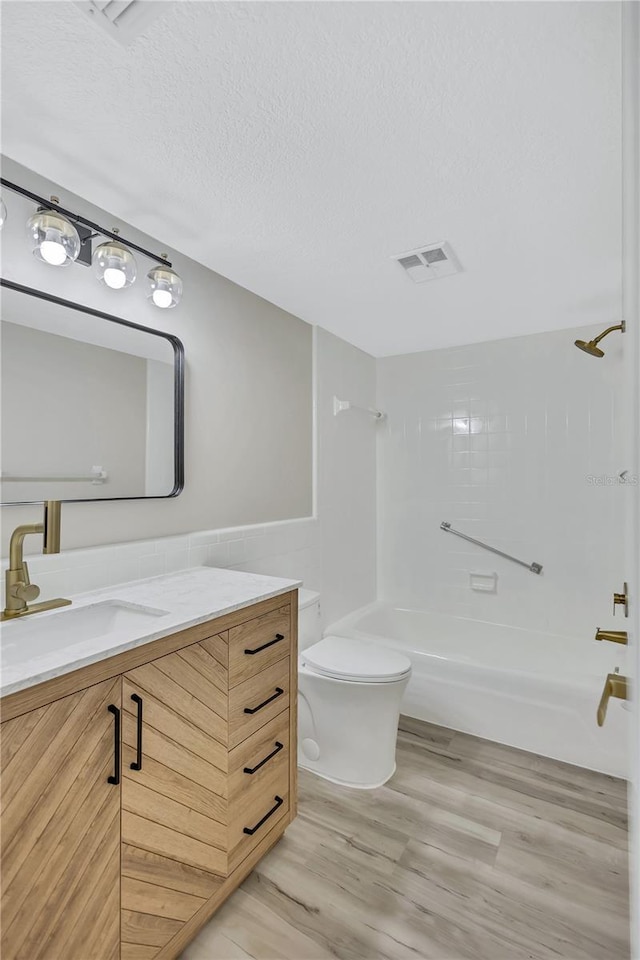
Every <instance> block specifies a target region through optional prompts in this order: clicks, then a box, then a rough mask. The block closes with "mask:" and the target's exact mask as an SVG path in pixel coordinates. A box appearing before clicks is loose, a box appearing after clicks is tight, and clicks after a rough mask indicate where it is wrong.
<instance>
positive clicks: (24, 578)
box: [0, 500, 71, 620]
mask: <svg viewBox="0 0 640 960" xmlns="http://www.w3.org/2000/svg"><path fill="white" fill-rule="evenodd" d="M60 508H61V503H60V501H59V500H45V504H44V520H43V522H42V523H23V524H22V525H21V526H19V527H16V529H15V530H14V531H13V533H12V534H11V541H10V544H9V567H8V569H7V572H6V574H5V581H6V595H5V608H4V610H3V611H2V613H1V614H0V620H13V619H15V618H16V617H24V616H26V615H27V614H29V613H39V612H41V611H42V610H53V609H54V608H55V607H66V606H67V605H68V604H70V603H71V600H63V599H62V598H61V597H60V598H58V599H57V600H44V601H43V602H42V603H34V604H31V605H29V604H30V602H31V601H32V600H35V599H36V598H37V597H38V596H39V595H40V587H38V586H36V584H35V583H31V580H30V578H29V567H28V566H27V563H26V561H25V559H24V557H23V546H24V538H25V537H26V536H28V535H29V534H32V533H41V534H42V535H43V540H42V552H43V553H60Z"/></svg>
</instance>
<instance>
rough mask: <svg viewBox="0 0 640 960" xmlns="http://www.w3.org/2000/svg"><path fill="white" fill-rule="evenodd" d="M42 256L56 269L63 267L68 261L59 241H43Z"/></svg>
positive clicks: (41, 246) (41, 245)
mask: <svg viewBox="0 0 640 960" xmlns="http://www.w3.org/2000/svg"><path fill="white" fill-rule="evenodd" d="M40 255H41V256H42V259H43V260H46V262H47V263H50V264H51V265H52V266H54V267H61V266H62V264H63V263H64V262H65V260H66V259H67V254H66V251H65V249H64V247H63V246H62V244H61V243H58V241H57V240H43V241H42V243H41V244H40Z"/></svg>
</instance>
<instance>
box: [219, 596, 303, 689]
mask: <svg viewBox="0 0 640 960" xmlns="http://www.w3.org/2000/svg"><path fill="white" fill-rule="evenodd" d="M290 647H291V622H290V609H289V607H288V606H286V607H280V608H279V609H278V610H271V611H270V612H269V613H265V614H264V615H263V616H261V617H256V619H255V620H249V621H248V622H247V623H241V624H240V626H238V627H232V629H231V630H230V631H229V686H230V687H234V686H235V685H236V684H238V683H242V682H243V681H244V680H248V678H249V677H253V676H255V675H256V674H257V673H260V672H261V671H262V670H264V669H265V667H270V666H271V665H272V664H273V663H277V662H278V660H282V659H283V657H288V656H289V650H290Z"/></svg>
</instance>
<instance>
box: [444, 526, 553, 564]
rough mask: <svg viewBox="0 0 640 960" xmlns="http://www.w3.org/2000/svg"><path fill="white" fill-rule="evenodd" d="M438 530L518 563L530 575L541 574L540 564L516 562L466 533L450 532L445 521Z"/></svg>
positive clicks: (514, 559)
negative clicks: (528, 571) (529, 572)
mask: <svg viewBox="0 0 640 960" xmlns="http://www.w3.org/2000/svg"><path fill="white" fill-rule="evenodd" d="M440 529H441V530H444V531H445V532H446V533H453V534H455V535H456V537H462V539H463V540H468V541H469V543H475V544H476V546H478V547H482V548H483V550H489V551H490V552H491V553H497V554H498V556H499V557H504V558H505V560H512V561H513V562H514V563H519V564H520V566H521V567H526V568H527V570H530V571H531V573H542V564H541V563H527V562H526V560H518V558H517V557H512V556H511V554H510V553H503V552H502V550H496V548H495V547H490V546H489V544H488V543H482V541H481V540H474V538H473V537H468V536H467V535H466V533H460V531H459V530H452V529H451V524H450V523H447V521H446V520H443V521H442V523H441V524H440Z"/></svg>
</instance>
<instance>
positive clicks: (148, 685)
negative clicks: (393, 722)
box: [0, 592, 297, 960]
mask: <svg viewBox="0 0 640 960" xmlns="http://www.w3.org/2000/svg"><path fill="white" fill-rule="evenodd" d="M296 664H297V593H296V592H293V593H290V594H285V595H283V596H279V597H276V598H274V599H272V600H267V601H263V602H261V603H258V604H255V605H254V606H253V607H247V608H245V609H243V610H239V611H237V612H235V613H233V614H228V615H225V616H224V617H221V618H218V619H216V620H212V621H210V622H209V623H206V624H201V625H199V626H197V627H194V628H191V629H189V630H185V631H183V632H181V633H178V634H174V635H173V636H170V637H165V638H163V639H161V640H156V641H153V642H151V643H148V644H144V645H142V646H140V647H136V648H135V649H133V650H130V651H126V652H125V653H122V654H119V655H117V656H114V657H111V658H109V659H107V660H103V661H100V662H99V663H96V664H92V665H90V666H89V667H84V668H81V669H80V670H77V671H74V672H73V673H70V674H65V675H64V676H63V677H58V678H56V679H54V680H50V681H47V682H46V683H42V684H39V685H37V686H35V687H30V688H28V689H27V690H25V691H20V692H18V693H16V694H12V695H10V696H9V697H6V698H5V699H4V700H3V701H2V705H1V706H2V721H3V722H2V724H1V726H0V736H1V749H2V781H1V795H2V812H1V815H0V838H1V843H2V861H1V868H2V901H1V915H0V921H1V938H2V940H1V948H2V953H1V955H2V958H3V960H22V958H24V960H118V958H120V960H169V958H174V957H176V956H178V955H179V954H180V952H181V951H182V949H184V947H185V946H186V944H187V943H188V942H189V941H190V940H191V939H192V938H193V936H194V935H195V934H196V933H197V931H198V930H199V929H200V927H202V926H203V925H204V924H205V923H206V922H207V921H208V920H209V918H210V917H211V916H212V914H213V913H214V912H215V910H216V909H218V907H219V906H220V905H221V904H222V903H223V902H224V900H225V899H226V898H227V897H228V896H229V895H230V893H232V892H233V890H234V889H235V888H236V887H237V886H238V885H239V884H240V883H241V882H242V880H243V879H244V878H245V877H246V876H247V874H248V873H249V872H250V871H251V869H252V868H253V866H254V865H255V864H256V863H257V861H258V860H259V859H260V858H261V857H262V856H263V855H264V854H265V853H266V852H267V851H268V850H269V849H270V847H271V846H273V844H274V843H275V842H276V841H277V840H278V839H279V838H280V836H281V835H282V833H283V832H284V829H285V827H286V826H287V825H288V824H289V823H290V822H291V820H292V819H293V817H294V816H295V813H296V803H295V796H296V723H295V719H296V715H297V704H296V694H297V683H296V679H297V677H296ZM7 717H8V719H5V718H7Z"/></svg>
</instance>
